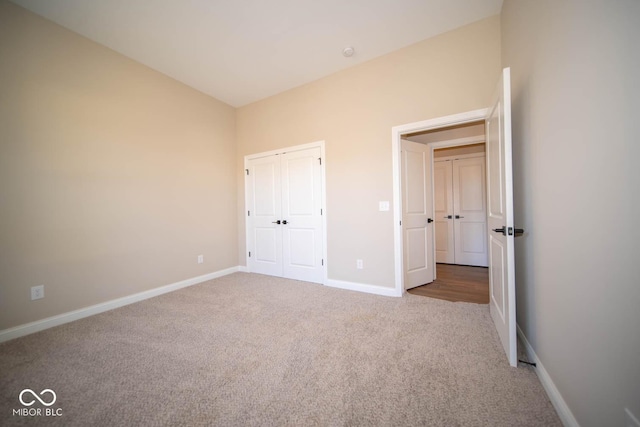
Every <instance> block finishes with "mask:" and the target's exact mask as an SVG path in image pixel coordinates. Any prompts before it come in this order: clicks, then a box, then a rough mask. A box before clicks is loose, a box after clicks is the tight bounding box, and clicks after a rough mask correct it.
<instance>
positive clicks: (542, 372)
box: [516, 325, 580, 427]
mask: <svg viewBox="0 0 640 427" xmlns="http://www.w3.org/2000/svg"><path fill="white" fill-rule="evenodd" d="M516 327H517V329H518V337H520V340H521V341H522V343H523V344H524V347H525V351H526V353H527V358H528V359H529V361H530V362H533V363H535V364H536V367H535V368H534V369H535V371H536V374H537V375H538V379H540V382H541V383H542V386H543V387H544V389H545V391H546V392H547V395H548V396H549V400H551V403H552V404H553V407H554V408H556V411H557V412H558V416H559V417H560V421H562V424H563V425H564V426H565V427H580V424H578V421H577V420H576V418H575V417H574V416H573V413H572V412H571V409H569V406H568V405H567V402H565V401H564V399H563V398H562V395H561V394H560V391H558V388H557V387H556V385H555V384H554V383H553V380H552V379H551V377H550V376H549V373H548V372H547V370H546V369H544V366H543V365H542V363H541V362H540V359H538V355H537V354H536V352H535V351H534V350H533V347H531V344H530V343H529V340H527V337H526V336H525V334H524V332H522V329H520V325H516Z"/></svg>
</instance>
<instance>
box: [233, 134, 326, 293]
mask: <svg viewBox="0 0 640 427" xmlns="http://www.w3.org/2000/svg"><path fill="white" fill-rule="evenodd" d="M324 145H325V143H324V140H323V141H315V142H309V143H307V144H300V145H294V146H291V147H285V148H279V149H277V150H271V151H265V152H262V153H255V154H248V155H246V156H244V169H245V170H244V171H243V172H244V173H243V175H244V218H245V221H244V233H245V254H244V256H245V265H246V266H247V272H249V273H251V269H250V267H249V266H250V264H249V249H248V248H249V221H247V219H246V218H247V211H248V209H249V208H248V206H249V191H248V185H249V181H248V180H247V175H246V171H247V170H248V169H249V161H251V160H253V159H258V158H260V157H267V156H273V155H275V154H283V153H286V152H289V151H300V150H306V149H308V148H316V147H318V148H320V157H321V158H322V163H321V164H320V182H321V185H322V189H321V191H320V197H321V200H320V206H321V209H322V260H323V263H322V284H323V285H324V284H326V283H327V271H328V269H327V265H328V264H329V261H328V259H327V206H326V200H327V185H326V173H325V165H326V155H325V151H324Z"/></svg>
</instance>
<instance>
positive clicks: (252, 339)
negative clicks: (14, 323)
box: [0, 273, 561, 426]
mask: <svg viewBox="0 0 640 427" xmlns="http://www.w3.org/2000/svg"><path fill="white" fill-rule="evenodd" d="M488 310H489V309H488V306H487V305H478V304H467V303H451V302H447V301H440V300H435V299H431V298H427V297H422V296H416V295H406V296H405V297H403V298H391V297H381V296H375V295H367V294H362V293H357V292H351V291H345V290H339V289H332V288H328V287H323V286H321V285H315V284H310V283H304V282H297V281H292V280H286V279H279V278H273V277H267V276H260V275H253V274H246V273H236V274H233V275H230V276H226V277H223V278H220V279H216V280H212V281H209V282H206V283H203V284H200V285H196V286H192V287H189V288H186V289H182V290H180V291H176V292H173V293H170V294H166V295H162V296H159V297H156V298H153V299H150V300H146V301H143V302H140V303H136V304H132V305H129V306H126V307H123V308H120V309H117V310H112V311H109V312H106V313H102V314H99V315H96V316H93V317H89V318H86V319H82V320H79V321H76V322H73V323H69V324H66V325H62V326H59V327H56V328H52V329H49V330H46V331H43V332H40V333H37V334H33V335H29V336H26V337H23V338H19V339H16V340H12V341H9V342H6V343H3V344H0V381H1V386H0V425H3V426H8V425H23V424H24V425H27V424H29V425H33V424H36V423H37V424H38V425H64V426H137V425H150V426H156V425H158V426H159V425H167V426H179V425H184V426H198V425H220V426H284V425H291V426H314V425H319V426H376V425H393V426H411V425H427V426H555V425H561V423H560V420H559V418H558V416H557V415H556V412H555V411H554V409H553V406H552V405H551V403H550V402H549V400H548V398H547V396H546V394H545V392H544V390H543V388H542V386H541V384H540V382H539V381H538V379H537V377H536V375H535V372H534V371H533V369H534V368H531V367H527V366H520V367H518V368H511V367H509V365H508V363H507V360H506V357H505V355H504V354H503V351H502V347H501V345H500V343H499V341H498V336H497V334H496V332H495V330H494V328H493V325H492V323H491V319H490V315H489V311H488ZM25 388H30V389H32V390H34V391H37V392H40V391H42V390H44V389H51V390H53V391H54V392H55V393H56V394H57V401H56V403H55V404H54V405H53V406H52V407H51V409H56V408H57V409H59V411H58V413H60V414H61V416H59V417H48V418H45V417H39V418H38V417H32V418H30V417H20V416H14V415H13V412H12V410H13V409H17V408H21V407H22V405H21V404H20V403H19V401H18V395H19V393H20V391H22V390H23V389H25ZM43 397H46V396H43ZM45 400H46V399H45ZM33 407H34V408H36V407H42V405H41V404H40V403H39V402H36V403H35V404H34V405H33ZM42 408H43V409H44V407H42Z"/></svg>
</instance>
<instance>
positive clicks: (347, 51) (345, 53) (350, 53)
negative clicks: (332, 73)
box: [342, 46, 356, 58]
mask: <svg viewBox="0 0 640 427" xmlns="http://www.w3.org/2000/svg"><path fill="white" fill-rule="evenodd" d="M355 52H356V51H355V50H354V49H353V48H352V47H351V46H347V47H345V48H344V49H342V55H343V56H344V57H345V58H349V57H351V56H353V54H354V53H355Z"/></svg>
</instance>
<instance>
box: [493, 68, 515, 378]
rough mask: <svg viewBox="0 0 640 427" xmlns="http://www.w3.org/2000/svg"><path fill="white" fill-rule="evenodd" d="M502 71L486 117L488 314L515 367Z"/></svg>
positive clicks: (507, 96) (506, 77) (507, 92)
mask: <svg viewBox="0 0 640 427" xmlns="http://www.w3.org/2000/svg"><path fill="white" fill-rule="evenodd" d="M510 75H511V74H510V69H509V68H505V69H504V70H503V71H502V77H501V79H500V81H499V83H498V89H497V93H496V95H495V97H494V102H493V105H492V106H491V107H490V108H489V113H488V115H487V118H486V132H487V144H486V150H487V171H488V182H487V196H488V200H489V203H488V205H489V206H488V209H487V210H488V212H487V222H488V226H489V282H490V288H489V293H490V304H489V305H490V311H491V317H492V318H493V322H494V324H495V325H496V329H497V330H498V335H499V336H500V341H502V346H503V347H504V351H505V352H506V353H507V358H508V359H509V364H510V365H511V366H517V364H518V360H517V341H516V284H515V258H514V248H513V246H514V241H513V239H514V224H513V177H512V163H511V78H510Z"/></svg>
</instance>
